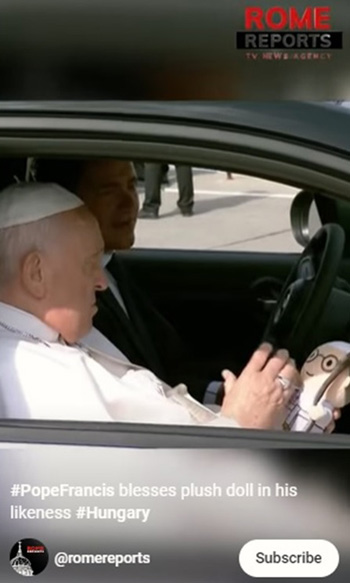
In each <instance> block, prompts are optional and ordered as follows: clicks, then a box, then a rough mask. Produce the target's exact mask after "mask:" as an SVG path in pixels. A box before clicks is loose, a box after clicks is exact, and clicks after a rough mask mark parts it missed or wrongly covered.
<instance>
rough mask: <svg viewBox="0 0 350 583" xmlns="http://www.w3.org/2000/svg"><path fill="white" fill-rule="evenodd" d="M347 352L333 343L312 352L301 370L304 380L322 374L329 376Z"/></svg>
mask: <svg viewBox="0 0 350 583" xmlns="http://www.w3.org/2000/svg"><path fill="white" fill-rule="evenodd" d="M345 356H346V352H345V351H343V350H340V349H339V348H335V347H334V346H332V345H331V344H323V345H322V346H319V347H318V348H316V349H315V350H313V351H312V352H311V354H310V355H309V356H308V357H307V359H306V361H305V363H304V365H303V368H302V369H301V371H300V374H301V377H302V380H303V381H306V380H307V379H309V378H312V377H316V376H320V375H322V376H323V377H325V376H328V375H330V374H331V372H333V370H334V369H335V367H336V366H337V365H338V364H339V362H340V361H341V360H343V358H345Z"/></svg>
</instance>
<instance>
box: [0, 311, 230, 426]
mask: <svg viewBox="0 0 350 583" xmlns="http://www.w3.org/2000/svg"><path fill="white" fill-rule="evenodd" d="M0 404H1V407H2V409H3V411H0V416H2V417H6V418H24V419H25V418H27V419H28V418H29V419H61V420H75V421H79V420H80V421H123V422H140V423H165V424H178V425H194V424H205V425H213V426H230V427H232V426H233V427H237V423H235V421H233V420H230V419H227V418H224V417H222V416H219V415H217V414H214V413H213V412H212V411H210V410H209V409H206V408H205V407H204V406H202V405H200V404H198V403H197V402H195V401H194V400H193V399H192V398H191V397H189V395H188V394H187V392H186V390H185V388H184V387H183V386H180V385H179V386H178V387H175V388H174V389H171V388H170V387H168V386H167V385H166V384H164V383H162V381H160V380H159V379H157V377H156V376H155V375H154V374H153V373H151V372H150V371H148V370H145V369H142V368H141V367H137V366H134V365H131V364H129V363H128V362H127V361H126V360H125V359H123V360H119V359H111V358H110V357H109V356H108V355H106V354H103V353H102V352H98V351H94V352H93V353H92V356H90V355H88V354H86V353H85V352H84V351H83V350H82V349H81V348H80V347H77V346H67V345H65V344H62V343H60V340H59V335H58V334H57V332H56V331H55V330H53V329H52V328H50V327H49V326H47V325H46V324H44V323H43V322H42V321H41V320H39V319H38V318H36V317H35V316H33V315H32V314H29V313H27V312H24V311H22V310H19V309H17V308H14V307H12V306H9V305H7V304H4V303H1V302H0ZM191 409H193V410H195V413H193V412H192V411H191ZM200 417H201V419H203V420H201V421H199V420H198V419H199V418H200Z"/></svg>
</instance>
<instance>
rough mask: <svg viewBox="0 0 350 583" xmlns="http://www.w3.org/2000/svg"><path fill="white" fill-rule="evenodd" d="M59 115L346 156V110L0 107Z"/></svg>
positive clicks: (226, 105)
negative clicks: (251, 136) (278, 142)
mask: <svg viewBox="0 0 350 583" xmlns="http://www.w3.org/2000/svg"><path fill="white" fill-rule="evenodd" d="M9 114H11V115H20V116H23V115H24V116H25V115H28V116H32V115H42V116H44V117H45V116H52V115H53V116H56V115H57V116H63V117H84V118H85V117H92V118H95V119H96V118H106V117H109V118H111V119H118V118H119V119H133V120H139V121H149V122H152V121H154V122H156V121H166V122H168V123H182V124H186V125H200V126H208V127H212V126H215V127H222V128H225V129H235V130H238V131H244V132H251V133H264V134H265V135H266V134H267V135H276V134H278V135H279V136H280V137H284V138H285V139H287V140H288V141H291V140H292V141H293V140H295V141H297V142H308V143H314V144H317V146H318V147H320V146H321V147H322V146H323V147H325V148H327V149H331V150H332V149H334V150H337V151H339V152H342V153H343V154H344V153H345V154H350V110H349V109H347V108H344V107H340V106H339V105H334V104H329V103H323V102H298V101H219V102H218V101H213V102H208V101H206V102H203V101H197V102H194V101H181V102H179V101H175V102H170V101H162V102H159V101H79V102H77V101H42V102H41V101H34V102H33V101H28V102H10V101H8V102H0V130H1V117H3V116H8V115H9Z"/></svg>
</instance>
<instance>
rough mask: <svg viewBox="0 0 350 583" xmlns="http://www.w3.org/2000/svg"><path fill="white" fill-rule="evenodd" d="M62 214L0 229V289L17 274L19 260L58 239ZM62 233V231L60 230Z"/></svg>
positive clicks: (44, 249) (41, 249) (61, 224)
mask: <svg viewBox="0 0 350 583" xmlns="http://www.w3.org/2000/svg"><path fill="white" fill-rule="evenodd" d="M63 224H64V223H63V220H62V214H57V215H53V216H51V217H47V218H45V219H41V220H40V221H35V222H31V223H27V224H22V225H18V226H15V227H7V228H5V229H0V289H2V288H4V286H6V285H8V284H9V283H10V282H11V281H12V280H13V278H14V277H15V276H16V275H17V273H18V272H19V269H20V265H21V261H22V260H23V259H24V258H25V257H26V255H28V254H29V253H31V252H33V251H47V250H48V249H49V247H50V246H51V244H52V243H53V242H55V241H56V243H57V242H58V241H59V237H60V234H59V230H61V229H62V226H63ZM61 235H62V231H61Z"/></svg>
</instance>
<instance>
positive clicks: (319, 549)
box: [239, 539, 339, 577]
mask: <svg viewBox="0 0 350 583" xmlns="http://www.w3.org/2000/svg"><path fill="white" fill-rule="evenodd" d="M239 564H240V566H241V568H242V569H243V571H244V572H245V573H246V574H247V575H250V577H328V576H329V575H331V574H332V573H334V571H335V570H336V569H337V567H338V565H339V552H338V549H337V548H336V547H335V546H334V544H332V543H331V542H329V541H326V540H300V539H291V540H287V539H283V540H268V539H261V540H251V541H249V542H248V543H246V544H245V545H244V547H242V549H241V551H240V553H239Z"/></svg>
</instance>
